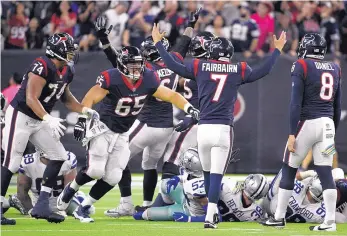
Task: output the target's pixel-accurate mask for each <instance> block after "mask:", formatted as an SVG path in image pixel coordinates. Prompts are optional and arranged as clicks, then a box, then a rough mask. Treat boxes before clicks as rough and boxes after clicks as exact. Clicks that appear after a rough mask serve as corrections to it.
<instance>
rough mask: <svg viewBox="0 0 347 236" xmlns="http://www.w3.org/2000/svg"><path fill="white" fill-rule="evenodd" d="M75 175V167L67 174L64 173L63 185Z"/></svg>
mask: <svg viewBox="0 0 347 236" xmlns="http://www.w3.org/2000/svg"><path fill="white" fill-rule="evenodd" d="M76 175H77V170H76V168H74V169H72V170H71V171H70V172H69V173H68V174H66V175H64V187H65V186H66V185H67V184H68V183H70V182H72V181H73V180H74V179H75V177H76Z"/></svg>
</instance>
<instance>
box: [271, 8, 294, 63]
mask: <svg viewBox="0 0 347 236" xmlns="http://www.w3.org/2000/svg"><path fill="white" fill-rule="evenodd" d="M276 23H277V24H276V31H275V32H276V35H280V34H281V32H282V31H285V32H286V35H287V43H286V45H284V47H283V49H282V51H283V52H285V53H288V54H289V55H291V56H293V57H295V56H296V55H297V53H296V49H297V48H298V44H299V30H298V27H297V26H296V25H295V24H294V23H293V22H292V14H291V13H290V12H289V11H285V12H279V13H278V14H277V21H276Z"/></svg>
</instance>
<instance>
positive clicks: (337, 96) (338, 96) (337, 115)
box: [334, 79, 341, 130]
mask: <svg viewBox="0 0 347 236" xmlns="http://www.w3.org/2000/svg"><path fill="white" fill-rule="evenodd" d="M340 119H341V79H340V82H339V85H338V87H337V90H336V94H335V100H334V124H335V130H337V127H338V126H339V123H340Z"/></svg>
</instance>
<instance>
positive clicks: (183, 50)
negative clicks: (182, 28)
mask: <svg viewBox="0 0 347 236" xmlns="http://www.w3.org/2000/svg"><path fill="white" fill-rule="evenodd" d="M189 44H190V37H188V36H186V35H182V36H181V37H179V39H178V42H177V43H176V44H175V45H174V46H173V48H172V50H171V51H173V52H177V53H179V54H180V55H181V56H182V57H183V58H184V57H186V54H187V52H188V48H189Z"/></svg>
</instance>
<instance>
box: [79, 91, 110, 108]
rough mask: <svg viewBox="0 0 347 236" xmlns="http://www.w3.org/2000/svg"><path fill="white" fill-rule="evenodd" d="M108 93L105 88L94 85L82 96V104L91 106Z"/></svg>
mask: <svg viewBox="0 0 347 236" xmlns="http://www.w3.org/2000/svg"><path fill="white" fill-rule="evenodd" d="M108 93H109V91H107V90H106V89H103V88H101V87H100V86H99V85H94V86H93V87H92V88H91V89H90V90H89V91H88V93H87V94H86V96H84V98H83V100H82V105H83V106H85V107H89V108H91V107H92V106H93V105H95V104H97V103H99V102H100V101H101V100H102V99H104V98H105V97H106V95H107V94H108Z"/></svg>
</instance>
